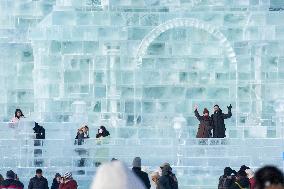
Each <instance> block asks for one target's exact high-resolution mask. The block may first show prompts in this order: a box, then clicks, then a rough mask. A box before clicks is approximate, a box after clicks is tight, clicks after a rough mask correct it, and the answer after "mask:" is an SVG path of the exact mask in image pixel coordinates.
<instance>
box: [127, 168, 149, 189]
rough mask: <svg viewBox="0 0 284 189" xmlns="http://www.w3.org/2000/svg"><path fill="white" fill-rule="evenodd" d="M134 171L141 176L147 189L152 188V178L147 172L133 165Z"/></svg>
mask: <svg viewBox="0 0 284 189" xmlns="http://www.w3.org/2000/svg"><path fill="white" fill-rule="evenodd" d="M132 171H133V172H134V174H135V175H136V176H137V177H138V178H140V180H141V181H142V182H143V183H144V185H145V187H146V188H147V189H150V188H151V184H150V180H149V176H148V174H147V173H145V172H144V171H141V168H138V167H133V168H132Z"/></svg>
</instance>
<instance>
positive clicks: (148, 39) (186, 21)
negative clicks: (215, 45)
mask: <svg viewBox="0 0 284 189" xmlns="http://www.w3.org/2000/svg"><path fill="white" fill-rule="evenodd" d="M178 27H192V28H196V29H200V30H203V31H206V32H208V33H209V34H211V35H212V36H213V37H215V38H216V39H217V40H218V41H219V42H220V43H221V45H222V46H223V47H224V51H225V54H226V55H227V58H228V59H229V61H230V63H232V64H236V63H237V59H236V54H235V52H234V49H233V48H232V46H231V44H230V42H229V41H228V40H227V38H226V37H225V36H224V35H223V34H222V33H221V32H220V31H219V30H218V29H217V28H215V27H214V26H212V25H210V24H207V23H205V22H202V21H200V20H197V19H193V18H175V19H172V20H168V21H166V22H164V23H162V24H160V25H159V26H157V27H155V28H154V29H153V30H152V31H150V32H149V33H148V34H147V35H146V36H145V37H144V38H143V39H142V41H141V43H140V44H139V47H138V50H137V53H136V56H135V63H136V66H137V67H139V66H140V65H141V64H142V57H143V56H144V55H145V54H146V51H147V49H148V47H149V46H150V44H151V43H152V42H153V41H154V40H155V39H156V38H157V37H158V36H159V35H161V34H162V33H164V32H166V31H167V30H170V29H173V28H178Z"/></svg>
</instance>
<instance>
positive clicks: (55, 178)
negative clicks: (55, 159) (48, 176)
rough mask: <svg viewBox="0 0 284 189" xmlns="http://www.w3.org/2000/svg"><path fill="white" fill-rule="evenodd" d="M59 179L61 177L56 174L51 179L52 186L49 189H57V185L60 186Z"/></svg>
mask: <svg viewBox="0 0 284 189" xmlns="http://www.w3.org/2000/svg"><path fill="white" fill-rule="evenodd" d="M60 179H61V175H60V174H59V173H56V174H55V177H54V178H53V181H52V185H51V188H50V189H58V188H59V184H60Z"/></svg>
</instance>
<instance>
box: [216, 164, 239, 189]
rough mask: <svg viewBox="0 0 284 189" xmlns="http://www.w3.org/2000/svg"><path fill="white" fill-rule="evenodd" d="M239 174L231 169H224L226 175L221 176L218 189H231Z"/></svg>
mask: <svg viewBox="0 0 284 189" xmlns="http://www.w3.org/2000/svg"><path fill="white" fill-rule="evenodd" d="M236 175H237V172H236V171H235V170H232V169H231V167H226V168H225V169H224V175H222V176H220V178H219V184H218V189H229V188H230V187H231V186H232V185H233V184H234V182H235V178H236V177H235V176H236Z"/></svg>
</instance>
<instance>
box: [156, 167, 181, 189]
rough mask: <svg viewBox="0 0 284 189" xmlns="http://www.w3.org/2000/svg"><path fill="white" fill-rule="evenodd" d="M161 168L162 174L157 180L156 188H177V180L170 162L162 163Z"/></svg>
mask: <svg viewBox="0 0 284 189" xmlns="http://www.w3.org/2000/svg"><path fill="white" fill-rule="evenodd" d="M161 169H162V176H161V177H160V178H159V180H158V183H157V189H178V181H177V178H176V176H175V174H174V173H173V172H172V168H171V166H170V164H168V163H164V164H163V165H162V166H161Z"/></svg>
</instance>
